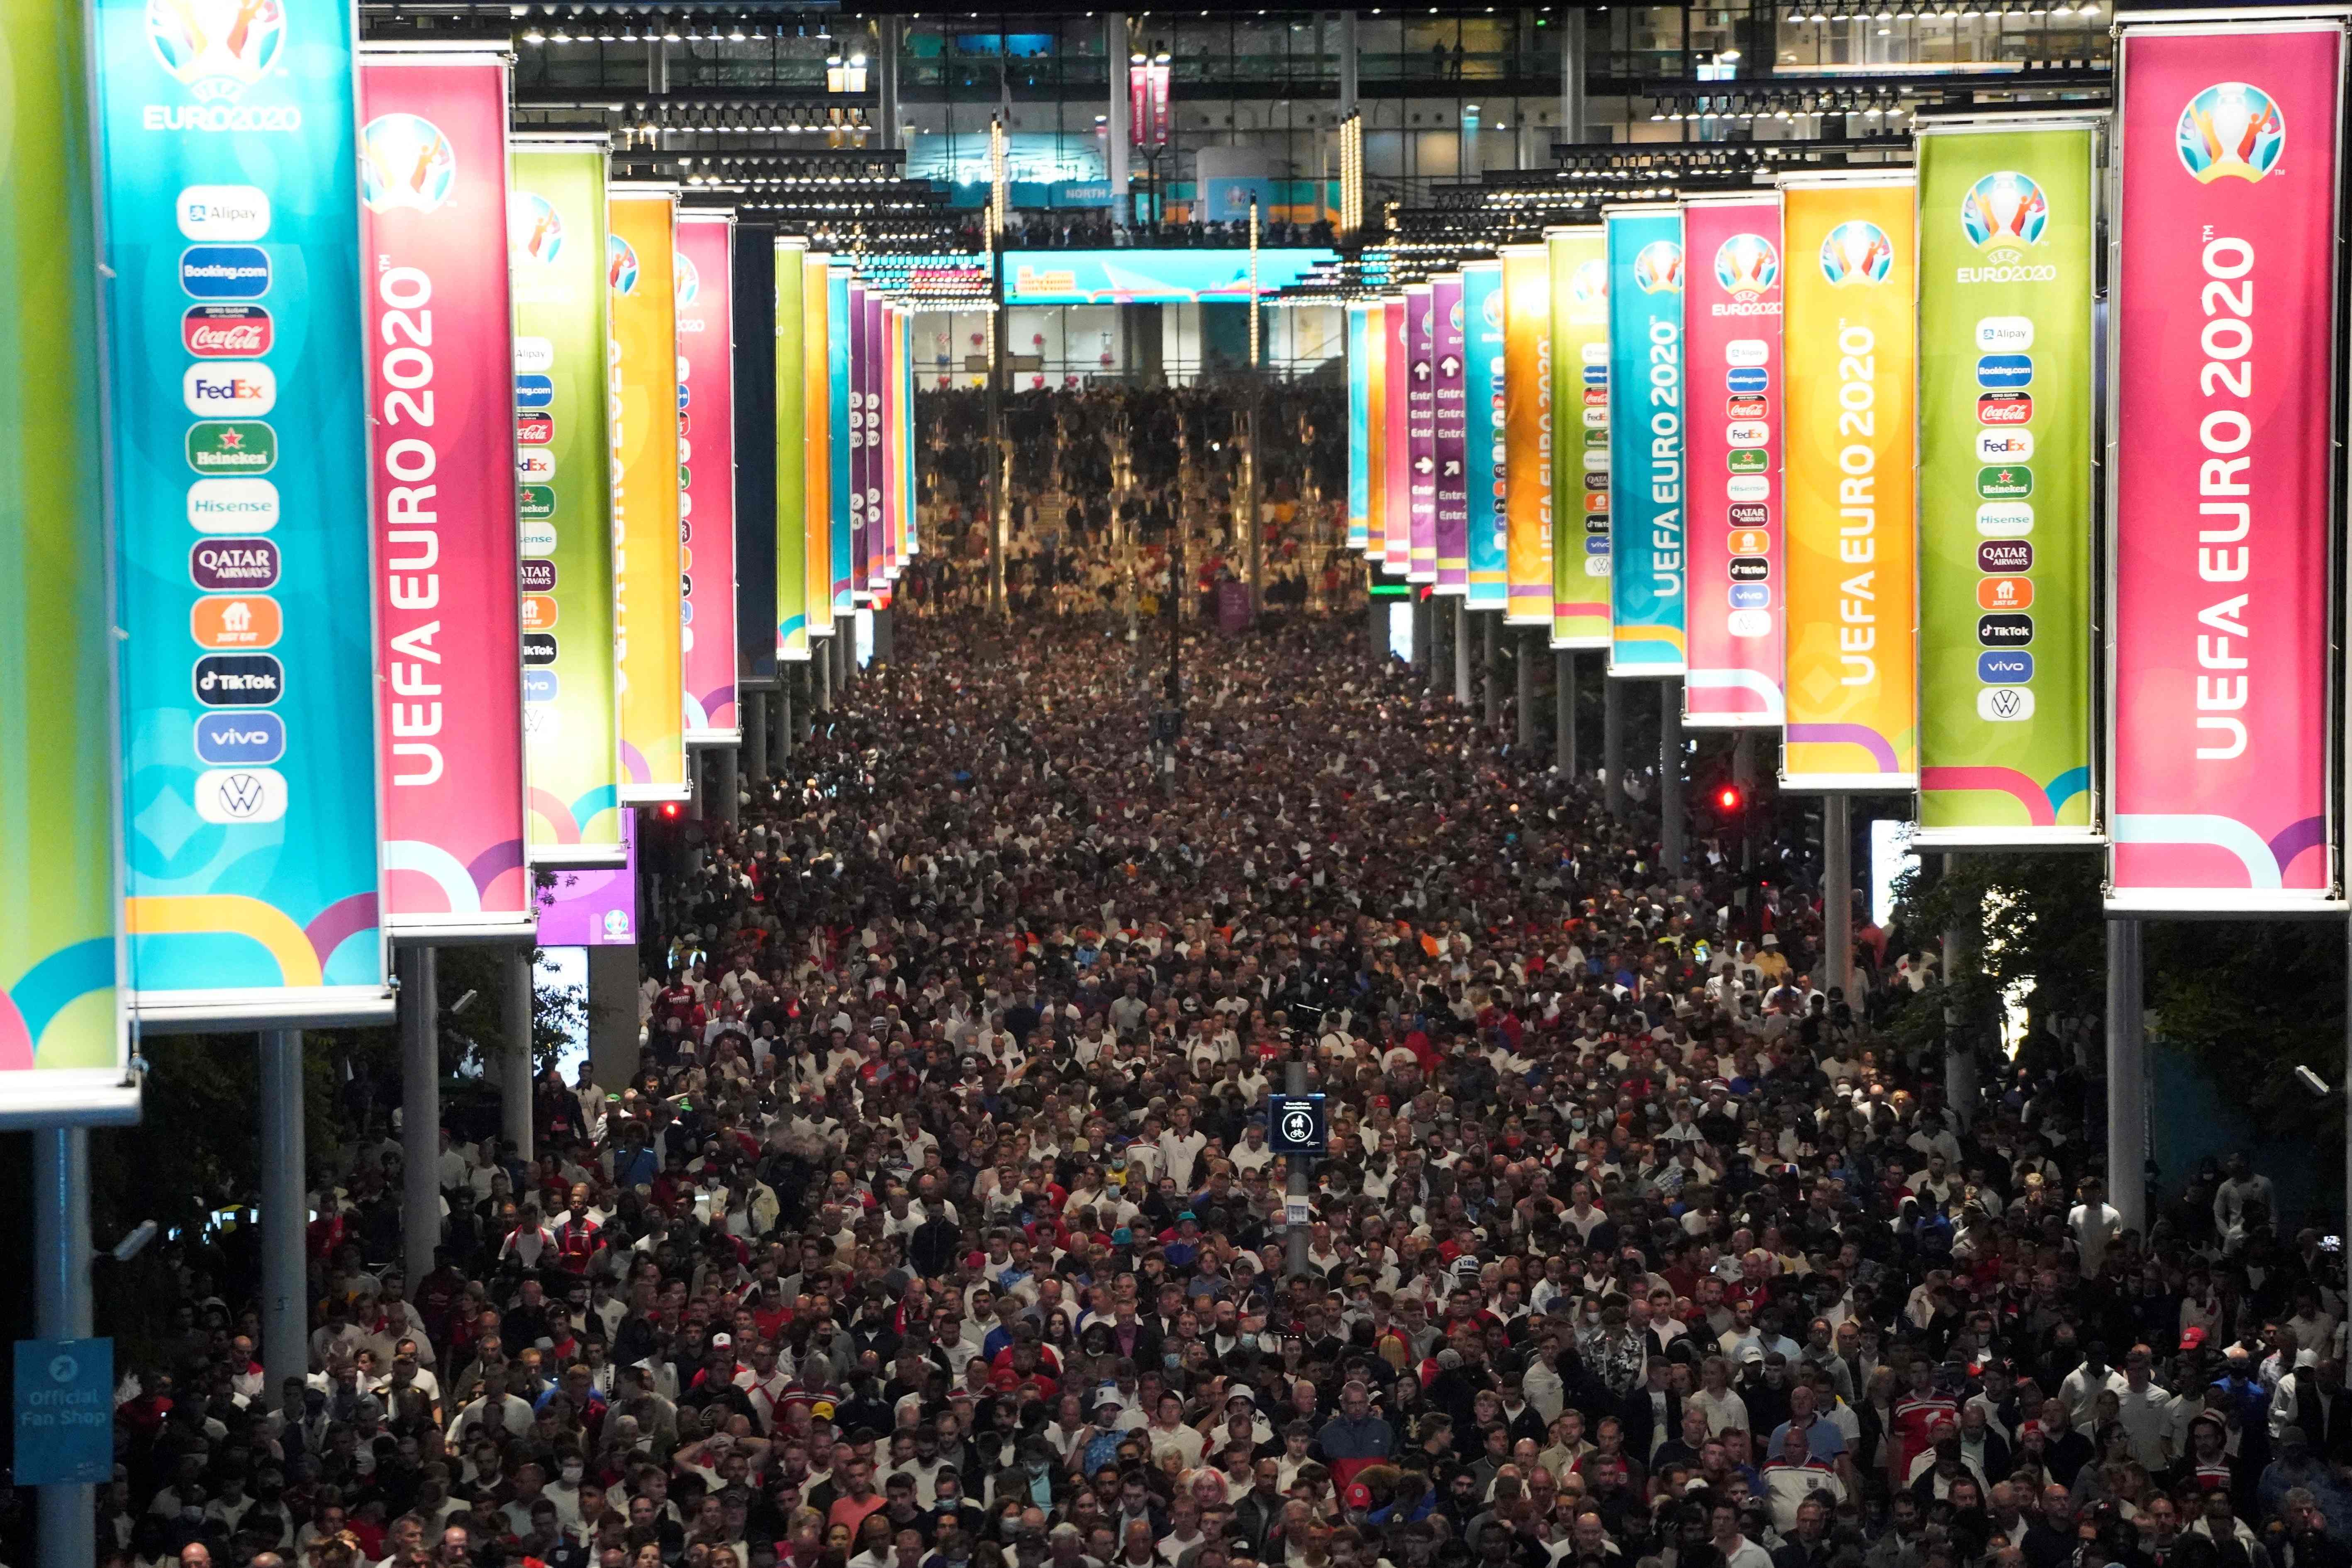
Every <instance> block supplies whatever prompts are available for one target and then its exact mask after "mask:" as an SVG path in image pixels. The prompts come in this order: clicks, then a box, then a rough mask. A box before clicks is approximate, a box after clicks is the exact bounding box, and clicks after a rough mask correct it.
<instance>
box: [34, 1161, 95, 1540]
mask: <svg viewBox="0 0 2352 1568" xmlns="http://www.w3.org/2000/svg"><path fill="white" fill-rule="evenodd" d="M33 1265H34V1286H33V1289H34V1321H35V1326H36V1328H37V1331H38V1333H39V1335H40V1337H41V1338H43V1339H88V1338H89V1337H90V1333H91V1312H90V1285H89V1129H88V1128H86V1127H40V1128H37V1129H35V1130H34V1133H33ZM39 1490H40V1494H41V1498H40V1525H41V1568H89V1563H92V1562H94V1561H96V1560H97V1556H98V1517H97V1514H96V1512H95V1511H93V1508H92V1504H91V1497H90V1491H91V1489H90V1488H89V1486H88V1485H59V1486H45V1487H42V1488H40V1489H39Z"/></svg>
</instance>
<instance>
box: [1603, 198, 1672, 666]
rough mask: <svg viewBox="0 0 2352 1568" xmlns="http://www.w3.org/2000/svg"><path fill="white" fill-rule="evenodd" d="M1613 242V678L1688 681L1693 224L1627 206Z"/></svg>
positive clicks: (1613, 218)
mask: <svg viewBox="0 0 2352 1568" xmlns="http://www.w3.org/2000/svg"><path fill="white" fill-rule="evenodd" d="M1601 216H1602V220H1603V225H1604V226H1605V227H1606V228H1607V230H1608V233H1609V446H1610V455H1609V553H1610V580H1611V588H1610V605H1611V612H1610V618H1609V619H1610V639H1609V673H1610V674H1612V675H1679V674H1682V673H1683V669H1684V641H1683V614H1684V607H1685V601H1686V599H1687V595H1686V594H1685V577H1686V575H1687V573H1686V570H1685V563H1686V557H1685V552H1684V549H1683V542H1684V535H1685V528H1684V526H1683V525H1684V520H1685V507H1684V505H1683V406H1684V401H1685V400H1684V397H1683V392H1684V381H1685V377H1684V373H1683V215H1682V211H1681V209H1680V208H1678V207H1673V206H1665V207H1656V206H1651V207H1621V208H1617V209H1615V210H1613V211H1610V212H1605V213H1603V214H1601Z"/></svg>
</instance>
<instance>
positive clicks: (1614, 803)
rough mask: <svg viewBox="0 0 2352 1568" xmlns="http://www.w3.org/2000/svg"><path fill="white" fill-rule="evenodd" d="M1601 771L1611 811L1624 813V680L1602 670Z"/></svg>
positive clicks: (1614, 814)
mask: <svg viewBox="0 0 2352 1568" xmlns="http://www.w3.org/2000/svg"><path fill="white" fill-rule="evenodd" d="M1601 773H1602V774H1603V775H1604V776H1605V782H1606V789H1605V791H1604V792H1605V795H1606V797H1607V800H1608V802H1609V814H1610V815H1611V816H1612V817H1617V818H1620V819H1622V817H1623V816H1624V815H1625V683H1624V682H1622V681H1619V680H1612V679H1611V678H1610V675H1609V672H1608V669H1607V667H1606V665H1605V664H1604V666H1603V667H1602V669H1601Z"/></svg>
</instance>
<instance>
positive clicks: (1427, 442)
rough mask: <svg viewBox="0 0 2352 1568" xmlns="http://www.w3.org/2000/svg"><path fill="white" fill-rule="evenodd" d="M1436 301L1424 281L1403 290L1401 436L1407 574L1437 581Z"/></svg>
mask: <svg viewBox="0 0 2352 1568" xmlns="http://www.w3.org/2000/svg"><path fill="white" fill-rule="evenodd" d="M1434 313H1435V302H1434V300H1433V297H1432V293H1431V289H1430V286H1429V285H1428V284H1426V283H1409V284H1407V285H1405V290H1404V339H1405V358H1406V360H1407V361H1408V363H1407V365H1406V376H1405V383H1404V422H1405V437H1406V440H1407V441H1408V443H1409V444H1410V450H1411V455H1412V469H1411V471H1410V473H1409V474H1408V476H1407V477H1406V480H1405V495H1406V497H1407V501H1406V504H1407V506H1408V507H1409V508H1410V514H1411V516H1412V562H1411V564H1410V566H1408V568H1407V569H1406V571H1405V576H1406V578H1407V579H1408V580H1411V581H1413V582H1435V581H1436V580H1437V366H1436V364H1435V363H1434V361H1435V360H1436V358H1437V329H1436V323H1435V320H1434Z"/></svg>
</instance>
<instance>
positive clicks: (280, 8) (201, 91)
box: [147, 0, 286, 103]
mask: <svg viewBox="0 0 2352 1568" xmlns="http://www.w3.org/2000/svg"><path fill="white" fill-rule="evenodd" d="M147 43H148V47H151V48H152V49H153V50H154V51H155V58H156V60H157V62H158V63H159V64H161V65H162V66H163V68H164V69H165V70H166V71H168V72H170V73H171V74H172V76H173V77H174V78H177V79H178V80H179V81H181V82H183V83H184V84H186V86H187V89H188V91H189V93H190V94H191V95H192V96H193V97H194V99H196V101H197V102H199V103H213V102H216V101H227V100H233V99H236V97H237V96H238V95H239V94H240V93H242V92H244V91H245V89H247V88H249V87H251V86H252V85H253V84H254V83H256V82H257V81H259V80H260V79H261V78H263V77H266V76H268V74H269V72H270V70H271V68H273V67H275V66H276V65H277V64H278V57H279V56H280V55H281V54H282V53H284V51H285V48H286V7H285V5H284V4H283V3H282V0H147Z"/></svg>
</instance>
